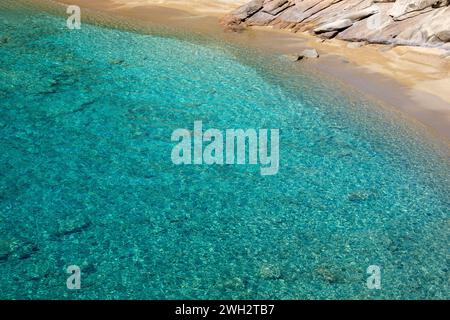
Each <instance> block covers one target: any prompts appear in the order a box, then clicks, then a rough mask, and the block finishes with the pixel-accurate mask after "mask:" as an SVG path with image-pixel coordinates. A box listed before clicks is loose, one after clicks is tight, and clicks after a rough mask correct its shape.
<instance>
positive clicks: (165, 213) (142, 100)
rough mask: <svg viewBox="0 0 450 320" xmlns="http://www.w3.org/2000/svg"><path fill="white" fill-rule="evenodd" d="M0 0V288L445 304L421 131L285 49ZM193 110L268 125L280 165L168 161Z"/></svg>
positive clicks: (430, 150)
mask: <svg viewBox="0 0 450 320" xmlns="http://www.w3.org/2000/svg"><path fill="white" fill-rule="evenodd" d="M0 3H1V4H2V5H0V10H1V11H0V39H7V40H4V41H1V42H0V70H1V72H0V107H1V109H0V135H1V140H0V148H1V149H0V150H1V154H0V158H1V161H0V166H1V167H0V275H1V276H0V288H1V290H0V298H2V299H12V298H34V299H36V298H50V299H57V298H70V299H93V298H105V299H118V298H125V299H128V298H144V299H174V298H175V299H176V298H206V299H209V298H211V299H212V298H254V299H260V298H264V299H267V298H273V299H312V298H329V299H342V298H345V299H348V298H361V299H370V298H407V299H417V298H446V299H448V298H449V292H450V291H449V270H448V268H449V246H448V243H449V222H450V220H449V207H450V198H449V180H450V170H449V168H450V165H449V161H448V147H447V146H440V145H439V143H438V142H435V141H433V140H432V139H431V138H429V137H428V136H427V135H426V134H425V132H423V131H422V130H421V129H420V128H415V127H413V126H412V125H409V124H408V123H407V122H405V121H404V120H403V119H401V118H400V117H399V116H398V115H396V114H394V113H391V112H389V111H386V110H383V109H382V108H379V107H378V106H376V105H374V103H372V102H370V101H366V100H365V99H363V98H361V97H358V96H357V95H356V94H353V93H350V94H344V93H343V92H344V91H343V88H338V87H337V86H332V85H331V84H330V83H328V82H325V81H324V80H322V79H319V78H317V77H314V76H313V75H310V73H309V72H301V71H300V72H298V73H293V72H291V70H289V69H290V68H291V66H290V65H289V64H286V61H281V60H277V59H271V58H269V57H263V56H259V55H255V54H254V53H252V52H245V51H241V50H238V49H235V48H231V47H227V46H225V45H219V44H214V43H210V44H208V43H199V42H198V41H194V40H193V39H185V40H182V39H179V38H178V39H177V38H169V37H158V36H156V35H154V36H151V35H140V34H133V33H127V32H124V31H120V30H113V29H106V28H101V27H96V26H90V25H86V24H85V25H83V29H82V30H81V31H78V32H69V31H68V30H67V29H66V28H65V21H64V19H62V18H59V17H56V16H50V15H48V14H45V13H42V12H41V13H38V12H36V11H33V10H24V9H23V8H21V9H11V8H7V7H8V6H9V5H10V4H11V3H12V2H11V1H1V2H0ZM191 40H192V41H191ZM195 120H202V121H203V124H204V127H205V128H219V129H226V128H280V130H281V140H280V145H281V147H280V148H281V150H280V153H281V155H280V158H281V166H280V172H279V174H278V175H276V176H272V177H262V176H261V175H260V172H259V168H258V167H255V166H182V167H179V166H174V165H173V164H172V162H171V158H170V154H171V150H172V147H173V145H174V144H173V143H172V142H171V141H170V136H171V133H172V131H173V130H175V129H177V128H192V126H193V122H194V121H195ZM72 264H75V265H79V266H80V267H81V269H82V290H80V291H76V292H74V291H69V290H67V289H66V287H65V283H66V278H67V277H68V275H67V274H66V273H65V269H66V268H67V266H69V265H72ZM369 265H379V266H380V267H381V268H382V290H375V291H374V290H369V289H367V287H366V278H367V275H366V269H367V267H368V266H369Z"/></svg>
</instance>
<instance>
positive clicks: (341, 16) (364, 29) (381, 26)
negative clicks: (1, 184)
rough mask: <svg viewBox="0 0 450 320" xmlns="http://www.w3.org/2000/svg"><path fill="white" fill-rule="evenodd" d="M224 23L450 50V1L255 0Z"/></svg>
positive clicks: (324, 36)
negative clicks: (268, 26) (271, 27)
mask: <svg viewBox="0 0 450 320" xmlns="http://www.w3.org/2000/svg"><path fill="white" fill-rule="evenodd" d="M222 22H223V23H224V24H225V25H227V26H229V27H232V29H235V28H236V27H237V26H240V27H246V26H254V25H258V26H261V25H271V26H274V27H278V28H284V29H290V30H292V31H293V32H298V31H307V32H311V33H313V34H316V35H318V36H320V37H322V38H333V37H336V38H338V39H342V40H347V41H355V42H367V43H384V44H394V45H415V46H430V47H443V48H449V46H450V45H449V42H450V0H252V1H250V2H249V3H247V4H246V5H243V6H242V7H240V8H238V9H236V10H235V11H233V12H231V13H230V14H229V15H227V16H226V17H225V18H224V19H223V21H222Z"/></svg>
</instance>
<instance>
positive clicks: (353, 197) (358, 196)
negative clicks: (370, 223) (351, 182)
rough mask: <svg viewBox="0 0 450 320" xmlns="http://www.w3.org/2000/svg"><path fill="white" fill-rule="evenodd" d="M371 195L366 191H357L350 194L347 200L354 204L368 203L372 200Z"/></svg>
mask: <svg viewBox="0 0 450 320" xmlns="http://www.w3.org/2000/svg"><path fill="white" fill-rule="evenodd" d="M370 195H371V194H370V192H368V191H365V190H361V191H355V192H352V193H350V194H349V195H348V196H347V199H348V200H349V201H352V202H360V201H366V200H368V199H369V198H370Z"/></svg>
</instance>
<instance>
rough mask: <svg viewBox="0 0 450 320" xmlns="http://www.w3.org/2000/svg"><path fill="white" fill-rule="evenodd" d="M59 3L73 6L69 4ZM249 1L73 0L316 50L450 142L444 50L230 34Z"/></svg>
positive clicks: (247, 41) (268, 33) (342, 76)
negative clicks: (229, 25)
mask: <svg viewBox="0 0 450 320" xmlns="http://www.w3.org/2000/svg"><path fill="white" fill-rule="evenodd" d="M57 2H61V3H66V4H68V3H69V1H68V0H58V1H57ZM244 2H245V0H235V1H233V0H229V1H225V0H222V1H208V0H195V1H192V0H190V1H183V0H180V1H177V0H139V1H138V0H136V1H125V0H95V1H92V0H71V1H70V4H77V5H79V6H81V7H82V8H84V9H88V10H93V11H101V12H107V13H108V14H111V15H114V16H116V17H121V18H125V19H133V20H134V21H136V22H138V23H143V24H144V25H145V24H150V25H163V26H167V27H173V28H177V29H181V30H188V31H189V30H190V31H192V32H199V33H202V34H206V35H214V36H216V37H217V36H219V37H221V38H223V39H224V40H225V41H229V42H231V43H234V44H239V45H242V46H250V47H254V48H258V49H263V50H269V51H271V52H275V53H279V54H292V53H297V52H300V51H301V50H303V49H304V48H315V49H317V51H318V52H319V53H320V56H321V57H320V58H319V59H317V60H309V61H306V62H301V63H308V64H310V65H313V66H314V67H316V68H317V70H318V71H320V72H323V73H325V74H328V75H331V76H333V77H335V78H336V79H337V80H339V81H342V82H343V83H345V84H348V85H351V86H352V87H355V88H357V89H358V90H360V91H361V92H362V93H364V94H367V95H369V96H371V97H372V98H375V99H376V100H378V101H380V102H382V103H384V104H385V105H387V106H390V107H394V108H396V109H398V110H400V111H401V112H402V113H403V114H405V115H407V116H409V117H410V118H411V120H412V121H413V122H419V123H421V124H424V125H425V126H426V127H427V128H428V129H430V130H431V131H432V132H433V133H434V134H437V135H439V136H441V137H443V138H444V139H445V140H450V90H448V88H450V56H449V55H448V53H447V52H445V51H444V50H441V49H433V48H421V47H409V46H397V47H389V46H384V45H364V46H361V47H352V46H349V45H348V42H346V41H341V40H335V39H331V40H326V41H323V40H321V39H319V38H317V37H314V36H311V35H309V34H306V33H292V32H289V31H287V30H279V29H273V28H271V27H252V28H251V29H248V30H245V31H244V32H239V33H236V32H229V31H224V29H223V27H222V26H221V25H220V24H219V20H220V17H222V16H223V15H224V14H225V13H227V12H230V11H231V10H233V9H234V8H236V7H238V6H239V5H241V4H242V3H244Z"/></svg>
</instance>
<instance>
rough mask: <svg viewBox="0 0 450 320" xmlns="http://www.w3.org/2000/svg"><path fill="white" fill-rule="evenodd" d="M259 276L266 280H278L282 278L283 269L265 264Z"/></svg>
mask: <svg viewBox="0 0 450 320" xmlns="http://www.w3.org/2000/svg"><path fill="white" fill-rule="evenodd" d="M259 276H260V277H261V278H263V279H266V280H277V279H280V278H281V269H280V268H279V267H278V266H276V265H272V264H264V265H262V266H261V268H260V269H259Z"/></svg>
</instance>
